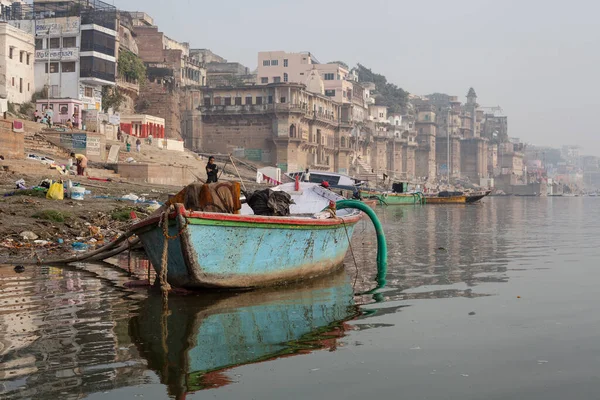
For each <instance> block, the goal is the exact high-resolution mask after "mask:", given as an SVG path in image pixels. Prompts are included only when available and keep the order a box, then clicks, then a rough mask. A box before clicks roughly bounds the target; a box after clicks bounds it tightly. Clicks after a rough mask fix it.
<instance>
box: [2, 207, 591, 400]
mask: <svg viewBox="0 0 600 400" xmlns="http://www.w3.org/2000/svg"><path fill="white" fill-rule="evenodd" d="M377 212H378V214H379V217H380V218H381V220H382V222H383V224H384V227H385V230H386V235H387V240H388V247H389V268H388V273H387V286H386V287H385V288H383V289H381V290H380V291H379V293H378V294H376V295H373V294H366V293H365V292H367V291H368V290H369V289H372V288H373V287H374V285H375V283H374V278H375V275H376V266H375V252H376V241H375V237H374V234H373V230H372V228H371V227H370V225H369V224H368V223H367V222H364V223H363V222H361V223H360V224H359V227H358V229H357V230H356V232H355V235H354V238H353V240H352V249H353V256H352V254H349V255H348V257H347V259H346V268H345V271H341V272H340V273H338V274H334V275H332V276H329V277H326V278H325V279H320V280H316V281H313V282H309V283H305V284H302V285H296V286H292V287H289V288H285V289H281V288H280V289H278V290H267V291H257V292H249V293H241V294H235V295H226V296H223V295H210V296H208V295H202V296H200V295H195V296H194V295H187V296H181V295H179V296H177V295H175V296H171V297H170V299H169V304H168V310H163V307H162V303H161V298H160V295H158V294H155V293H149V291H148V290H147V289H145V288H135V287H133V288H132V287H130V286H131V285H128V284H127V282H128V281H130V278H129V277H128V276H127V274H126V273H124V272H122V271H120V270H119V269H115V268H107V267H106V266H103V265H84V266H80V267H77V268H53V267H28V268H26V270H25V272H23V273H21V274H17V273H15V272H14V271H13V266H0V398H2V399H25V398H33V399H57V398H60V399H80V398H90V399H107V398H119V399H127V398H131V399H137V398H143V399H163V398H168V397H172V398H178V399H183V398H187V399H200V398H206V397H210V398H217V399H281V398H294V399H321V398H330V399H331V398H332V399H336V398H344V399H364V398H369V396H373V395H382V396H385V397H388V398H407V399H459V398H460V399H461V400H465V399H484V398H485V399H488V400H489V399H516V398H518V399H544V400H548V399H565V398H576V399H592V398H599V397H600V340H598V332H600V313H598V311H597V304H598V301H597V282H598V277H599V276H600V272H599V271H598V268H600V267H599V266H598V265H599V263H598V260H599V259H600V242H599V238H600V200H597V199H596V198H490V199H486V200H485V202H484V203H483V204H480V205H472V206H460V205H457V206H424V207H412V206H398V207H389V208H385V209H383V208H382V209H378V211H377ZM118 262H119V263H120V264H121V266H122V268H124V269H126V268H127V265H128V260H127V259H126V258H122V259H120V260H118ZM147 267H148V263H147V261H144V260H143V259H135V260H134V262H133V265H132V268H133V269H134V271H137V273H138V275H140V276H143V275H145V272H144V271H145V269H146V268H147Z"/></svg>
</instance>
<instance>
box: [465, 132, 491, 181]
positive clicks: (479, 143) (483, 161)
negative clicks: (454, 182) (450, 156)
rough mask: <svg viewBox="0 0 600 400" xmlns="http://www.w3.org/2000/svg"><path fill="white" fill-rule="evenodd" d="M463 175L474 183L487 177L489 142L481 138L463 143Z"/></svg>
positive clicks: (466, 140)
mask: <svg viewBox="0 0 600 400" xmlns="http://www.w3.org/2000/svg"><path fill="white" fill-rule="evenodd" d="M460 152H461V175H462V176H466V177H468V178H469V179H470V180H471V181H472V182H479V179H480V178H485V177H487V164H488V163H487V141H485V140H483V139H480V138H471V139H464V140H462V141H461V149H460Z"/></svg>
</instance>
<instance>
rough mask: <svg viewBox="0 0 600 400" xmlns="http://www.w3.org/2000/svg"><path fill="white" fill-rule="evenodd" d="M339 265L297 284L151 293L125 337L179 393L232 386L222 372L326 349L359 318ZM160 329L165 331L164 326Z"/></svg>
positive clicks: (163, 381)
mask: <svg viewBox="0 0 600 400" xmlns="http://www.w3.org/2000/svg"><path fill="white" fill-rule="evenodd" d="M353 296H354V293H353V288H352V285H351V282H350V280H349V278H348V277H347V275H346V273H345V272H344V271H343V270H341V271H338V272H337V273H335V274H334V275H329V276H326V277H323V278H321V279H318V280H313V281H308V282H305V283H303V284H301V285H297V286H287V287H284V288H281V287H280V288H271V289H266V290H257V291H252V292H245V293H237V294H234V293H228V294H222V293H221V294H218V293H202V294H198V295H193V296H170V297H169V300H168V310H169V311H168V312H169V314H168V316H167V317H166V318H165V320H166V323H165V322H163V318H162V317H161V315H164V313H163V310H162V299H161V297H160V296H158V295H153V296H150V297H149V298H148V299H146V300H145V301H144V302H143V303H142V305H141V309H140V312H139V314H138V316H137V317H135V318H133V319H132V320H131V322H130V334H131V336H132V339H133V341H134V343H136V345H137V347H138V349H139V351H140V353H141V355H142V356H143V357H144V358H145V359H146V360H147V361H148V366H149V368H151V369H153V370H155V371H157V372H158V374H159V376H160V378H161V381H162V383H164V384H166V385H167V386H168V388H169V393H170V395H172V396H175V397H176V398H184V397H185V394H186V393H189V392H194V391H197V390H202V389H209V388H215V387H219V386H224V385H227V384H229V383H231V380H230V379H229V378H228V377H227V376H226V375H225V374H223V372H224V371H225V370H227V369H230V368H233V367H237V366H241V365H244V364H251V363H257V362H263V361H268V360H272V359H275V358H280V357H286V356H293V355H295V354H305V353H310V352H311V351H315V350H319V349H324V348H329V349H330V350H335V348H336V346H337V341H338V339H339V338H341V337H343V336H344V332H345V330H346V329H347V328H348V327H347V326H345V324H344V322H346V321H348V320H351V319H353V318H355V317H356V316H358V314H359V311H358V307H357V306H356V305H355V304H354V297H353ZM163 328H164V329H163Z"/></svg>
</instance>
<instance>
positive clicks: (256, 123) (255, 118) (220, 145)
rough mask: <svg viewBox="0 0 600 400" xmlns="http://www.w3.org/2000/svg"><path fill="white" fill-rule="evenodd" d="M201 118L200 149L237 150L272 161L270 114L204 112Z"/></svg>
mask: <svg viewBox="0 0 600 400" xmlns="http://www.w3.org/2000/svg"><path fill="white" fill-rule="evenodd" d="M202 121H203V122H202V137H201V148H200V149H199V150H201V151H202V152H207V153H221V154H229V153H236V154H238V156H241V157H244V158H246V159H248V160H250V161H260V162H265V163H269V164H271V163H272V162H273V161H275V160H274V155H275V148H274V145H273V142H272V140H271V139H272V135H273V133H272V132H273V120H272V118H271V117H270V116H269V115H266V114H262V115H261V114H256V115H247V116H246V115H233V116H226V115H222V116H221V115H205V116H203V117H202ZM240 153H242V154H240Z"/></svg>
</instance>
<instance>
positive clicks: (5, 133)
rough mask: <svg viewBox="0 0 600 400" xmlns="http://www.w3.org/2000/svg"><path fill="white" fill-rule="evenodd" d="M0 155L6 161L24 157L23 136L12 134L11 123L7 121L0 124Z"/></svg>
mask: <svg viewBox="0 0 600 400" xmlns="http://www.w3.org/2000/svg"><path fill="white" fill-rule="evenodd" d="M0 155H1V156H4V158H6V159H9V158H13V159H14V158H23V157H25V144H24V137H23V134H22V133H16V132H13V131H12V123H10V122H8V121H2V123H0Z"/></svg>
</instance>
